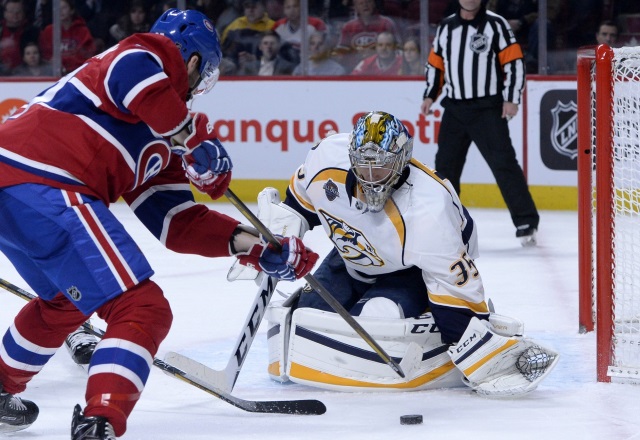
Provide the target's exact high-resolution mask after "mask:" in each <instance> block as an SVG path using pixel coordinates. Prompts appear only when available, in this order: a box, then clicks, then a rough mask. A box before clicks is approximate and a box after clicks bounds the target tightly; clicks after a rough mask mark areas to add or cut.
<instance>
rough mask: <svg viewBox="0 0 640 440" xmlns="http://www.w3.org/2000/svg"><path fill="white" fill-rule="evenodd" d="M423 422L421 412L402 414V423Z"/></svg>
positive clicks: (413, 423) (415, 423)
mask: <svg viewBox="0 0 640 440" xmlns="http://www.w3.org/2000/svg"><path fill="white" fill-rule="evenodd" d="M421 423H422V415H421V414H410V415H406V416H400V424H401V425H419V424H421Z"/></svg>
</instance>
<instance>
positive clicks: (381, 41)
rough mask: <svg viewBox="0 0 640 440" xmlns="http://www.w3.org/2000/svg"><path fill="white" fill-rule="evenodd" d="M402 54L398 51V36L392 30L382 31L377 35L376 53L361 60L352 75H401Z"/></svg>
mask: <svg viewBox="0 0 640 440" xmlns="http://www.w3.org/2000/svg"><path fill="white" fill-rule="evenodd" d="M401 70H402V55H400V54H399V53H398V44H397V42H396V37H395V36H394V35H393V34H392V33H391V32H387V31H385V32H380V33H379V34H378V36H377V37H376V54H375V55H372V56H370V57H368V58H365V59H364V60H362V61H360V62H359V63H358V65H357V66H356V67H355V68H354V69H353V71H352V72H351V74H352V75H378V76H379V75H399V74H400V72H401Z"/></svg>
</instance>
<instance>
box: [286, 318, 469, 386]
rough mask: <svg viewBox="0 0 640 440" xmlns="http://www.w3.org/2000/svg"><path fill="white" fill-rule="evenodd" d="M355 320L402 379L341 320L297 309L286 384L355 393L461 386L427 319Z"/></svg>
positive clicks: (289, 349)
mask: <svg viewBox="0 0 640 440" xmlns="http://www.w3.org/2000/svg"><path fill="white" fill-rule="evenodd" d="M396 309H397V307H396ZM396 313H397V312H396ZM355 319H356V320H357V321H358V323H359V324H360V325H362V327H363V328H364V329H365V330H366V331H367V333H369V334H370V335H371V337H372V338H373V339H375V341H376V342H377V343H378V344H379V345H380V346H381V347H382V348H383V349H384V351H385V352H386V353H388V354H389V356H391V357H392V358H394V360H395V361H396V362H398V363H399V364H400V366H401V368H402V370H403V372H404V373H405V375H406V377H405V378H401V377H400V376H399V375H397V374H396V373H395V372H394V371H393V370H392V369H391V367H389V365H387V364H386V363H385V362H384V361H382V360H381V359H380V357H379V356H378V355H377V353H375V351H373V349H372V348H371V347H370V346H369V345H368V344H367V343H366V342H365V341H364V340H363V339H362V338H361V337H360V336H359V335H358V334H357V333H356V332H355V331H354V330H353V329H352V328H351V327H350V326H349V325H348V324H347V323H346V322H345V321H344V320H343V319H342V317H341V316H340V315H338V314H336V313H331V312H325V311H321V310H316V309H310V308H300V309H296V310H295V311H294V312H293V315H292V319H291V327H290V329H291V330H290V336H289V346H288V355H287V357H286V362H287V367H286V375H287V376H288V377H289V379H290V380H291V381H292V382H297V383H302V384H305V385H311V386H315V387H320V388H324V389H329V390H337V391H355V392H366V391H371V392H382V391H410V390H423V389H434V388H445V387H459V386H461V384H462V383H461V378H462V376H461V374H460V372H459V371H458V370H457V369H456V368H455V366H454V365H453V363H452V362H451V359H450V358H449V355H448V353H447V348H448V347H447V346H446V345H444V344H442V341H441V337H440V332H439V330H438V328H437V327H436V325H435V322H434V320H433V317H432V316H431V314H425V315H423V316H421V317H418V318H408V319H399V318H375V317H363V316H358V317H356V318H355Z"/></svg>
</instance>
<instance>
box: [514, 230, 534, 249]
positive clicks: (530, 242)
mask: <svg viewBox="0 0 640 440" xmlns="http://www.w3.org/2000/svg"><path fill="white" fill-rule="evenodd" d="M537 232H538V230H537V229H536V228H533V227H531V226H529V225H522V226H518V228H517V230H516V238H519V239H520V244H521V245H522V246H524V247H532V246H535V245H536V244H537V243H538V241H537V239H536V233H537Z"/></svg>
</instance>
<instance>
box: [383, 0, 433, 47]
mask: <svg viewBox="0 0 640 440" xmlns="http://www.w3.org/2000/svg"><path fill="white" fill-rule="evenodd" d="M427 3H428V8H427V9H428V13H429V21H431V22H432V23H433V22H434V19H433V16H432V15H431V10H432V9H434V8H433V6H432V5H431V3H437V2H434V1H433V0H430V1H429V2H427ZM378 4H382V6H381V9H380V12H382V14H384V15H386V16H387V17H389V18H391V19H392V20H393V21H394V23H395V24H396V27H397V28H398V31H399V32H400V34H401V37H402V41H404V40H406V39H407V38H408V37H409V36H418V35H419V34H420V0H379V1H378ZM438 21H439V20H438ZM438 21H436V23H437V22H438Z"/></svg>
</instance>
